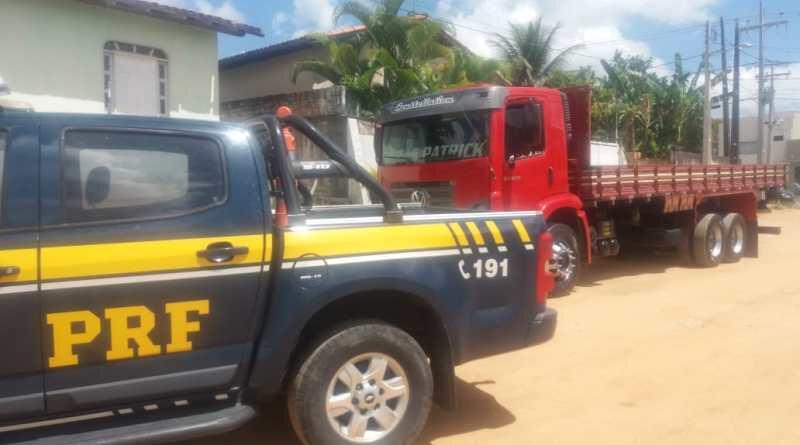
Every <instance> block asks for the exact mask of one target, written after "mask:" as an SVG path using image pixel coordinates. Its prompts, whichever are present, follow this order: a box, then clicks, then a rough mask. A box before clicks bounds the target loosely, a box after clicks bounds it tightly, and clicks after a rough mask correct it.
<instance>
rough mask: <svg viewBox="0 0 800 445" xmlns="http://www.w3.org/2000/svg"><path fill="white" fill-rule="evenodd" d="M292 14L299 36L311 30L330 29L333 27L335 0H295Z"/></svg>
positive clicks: (295, 35) (295, 33)
mask: <svg viewBox="0 0 800 445" xmlns="http://www.w3.org/2000/svg"><path fill="white" fill-rule="evenodd" d="M293 3H294V10H293V12H292V14H291V17H292V24H293V25H294V29H295V32H294V33H293V34H292V36H293V37H298V36H301V35H304V34H308V33H311V32H322V31H329V30H331V29H332V28H333V26H334V23H333V11H334V6H333V0H294V2H293Z"/></svg>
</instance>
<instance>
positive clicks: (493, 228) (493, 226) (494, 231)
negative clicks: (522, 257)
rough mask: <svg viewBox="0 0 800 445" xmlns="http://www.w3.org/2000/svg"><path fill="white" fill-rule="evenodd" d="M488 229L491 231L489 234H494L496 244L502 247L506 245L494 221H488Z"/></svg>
mask: <svg viewBox="0 0 800 445" xmlns="http://www.w3.org/2000/svg"><path fill="white" fill-rule="evenodd" d="M486 228H488V229H489V233H491V234H492V239H494V242H495V244H497V245H501V244H503V243H505V240H503V234H502V233H501V232H500V229H499V228H498V227H497V224H495V223H494V221H486Z"/></svg>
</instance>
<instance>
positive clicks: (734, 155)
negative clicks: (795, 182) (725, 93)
mask: <svg viewBox="0 0 800 445" xmlns="http://www.w3.org/2000/svg"><path fill="white" fill-rule="evenodd" d="M735 26H736V30H735V31H734V34H733V110H732V113H733V116H732V119H731V120H732V122H731V151H730V153H729V155H730V162H731V164H738V163H739V122H740V119H741V117H740V116H739V49H740V48H741V47H740V45H741V44H740V43H739V34H740V33H739V19H736V25H735Z"/></svg>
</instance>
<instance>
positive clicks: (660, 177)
mask: <svg viewBox="0 0 800 445" xmlns="http://www.w3.org/2000/svg"><path fill="white" fill-rule="evenodd" d="M573 172H574V174H573V175H572V178H574V179H573V180H572V181H571V183H570V188H571V189H572V190H573V193H575V194H576V195H578V196H580V197H581V199H582V200H583V202H584V203H585V204H589V205H591V204H598V203H601V202H611V201H616V200H632V199H638V198H646V199H648V198H653V197H659V196H661V197H669V196H674V195H698V194H700V195H709V194H715V193H732V192H741V191H752V190H759V189H766V188H772V187H781V186H783V185H784V182H785V178H786V166H785V165H782V164H774V165H733V164H717V165H659V164H649V165H633V166H628V165H623V166H604V167H590V168H586V169H580V170H578V169H574V170H573Z"/></svg>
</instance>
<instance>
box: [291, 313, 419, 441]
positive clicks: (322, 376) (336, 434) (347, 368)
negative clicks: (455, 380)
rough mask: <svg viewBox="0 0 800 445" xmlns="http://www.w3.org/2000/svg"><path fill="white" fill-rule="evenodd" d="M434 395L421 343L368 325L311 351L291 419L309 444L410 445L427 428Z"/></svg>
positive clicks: (295, 385) (297, 383)
mask: <svg viewBox="0 0 800 445" xmlns="http://www.w3.org/2000/svg"><path fill="white" fill-rule="evenodd" d="M432 394H433V377H432V374H431V369H430V365H429V363H428V359H427V356H426V355H425V352H424V351H423V350H422V348H421V347H420V345H419V344H418V343H417V342H416V340H414V338H413V337H411V336H410V335H408V334H407V333H405V332H404V331H402V330H400V329H397V328H395V327H392V326H389V325H386V324H382V323H380V322H364V323H361V324H357V325H354V326H353V325H351V326H349V327H347V328H344V329H341V330H339V331H336V332H334V333H333V334H332V335H330V336H329V337H327V338H326V339H325V340H324V341H323V342H322V343H320V344H319V345H318V346H317V347H316V348H315V349H314V350H313V351H312V352H311V354H310V355H308V356H307V358H306V359H305V361H304V362H303V363H302V365H301V366H300V368H299V370H298V372H297V374H296V375H295V377H294V379H293V381H292V382H291V384H290V387H289V394H288V408H289V417H290V419H291V421H292V425H293V427H294V429H295V431H296V432H297V434H298V436H300V438H301V439H302V441H303V442H304V443H306V444H308V445H311V444H314V445H318V444H319V445H334V444H335V445H345V444H347V445H349V444H364V443H367V444H379V445H384V444H385V445H388V444H403V445H405V444H410V443H412V441H413V440H414V439H415V438H416V437H417V436H418V435H419V433H420V432H421V431H422V428H423V427H424V426H425V422H426V421H427V419H428V414H429V413H430V409H431V400H432Z"/></svg>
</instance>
